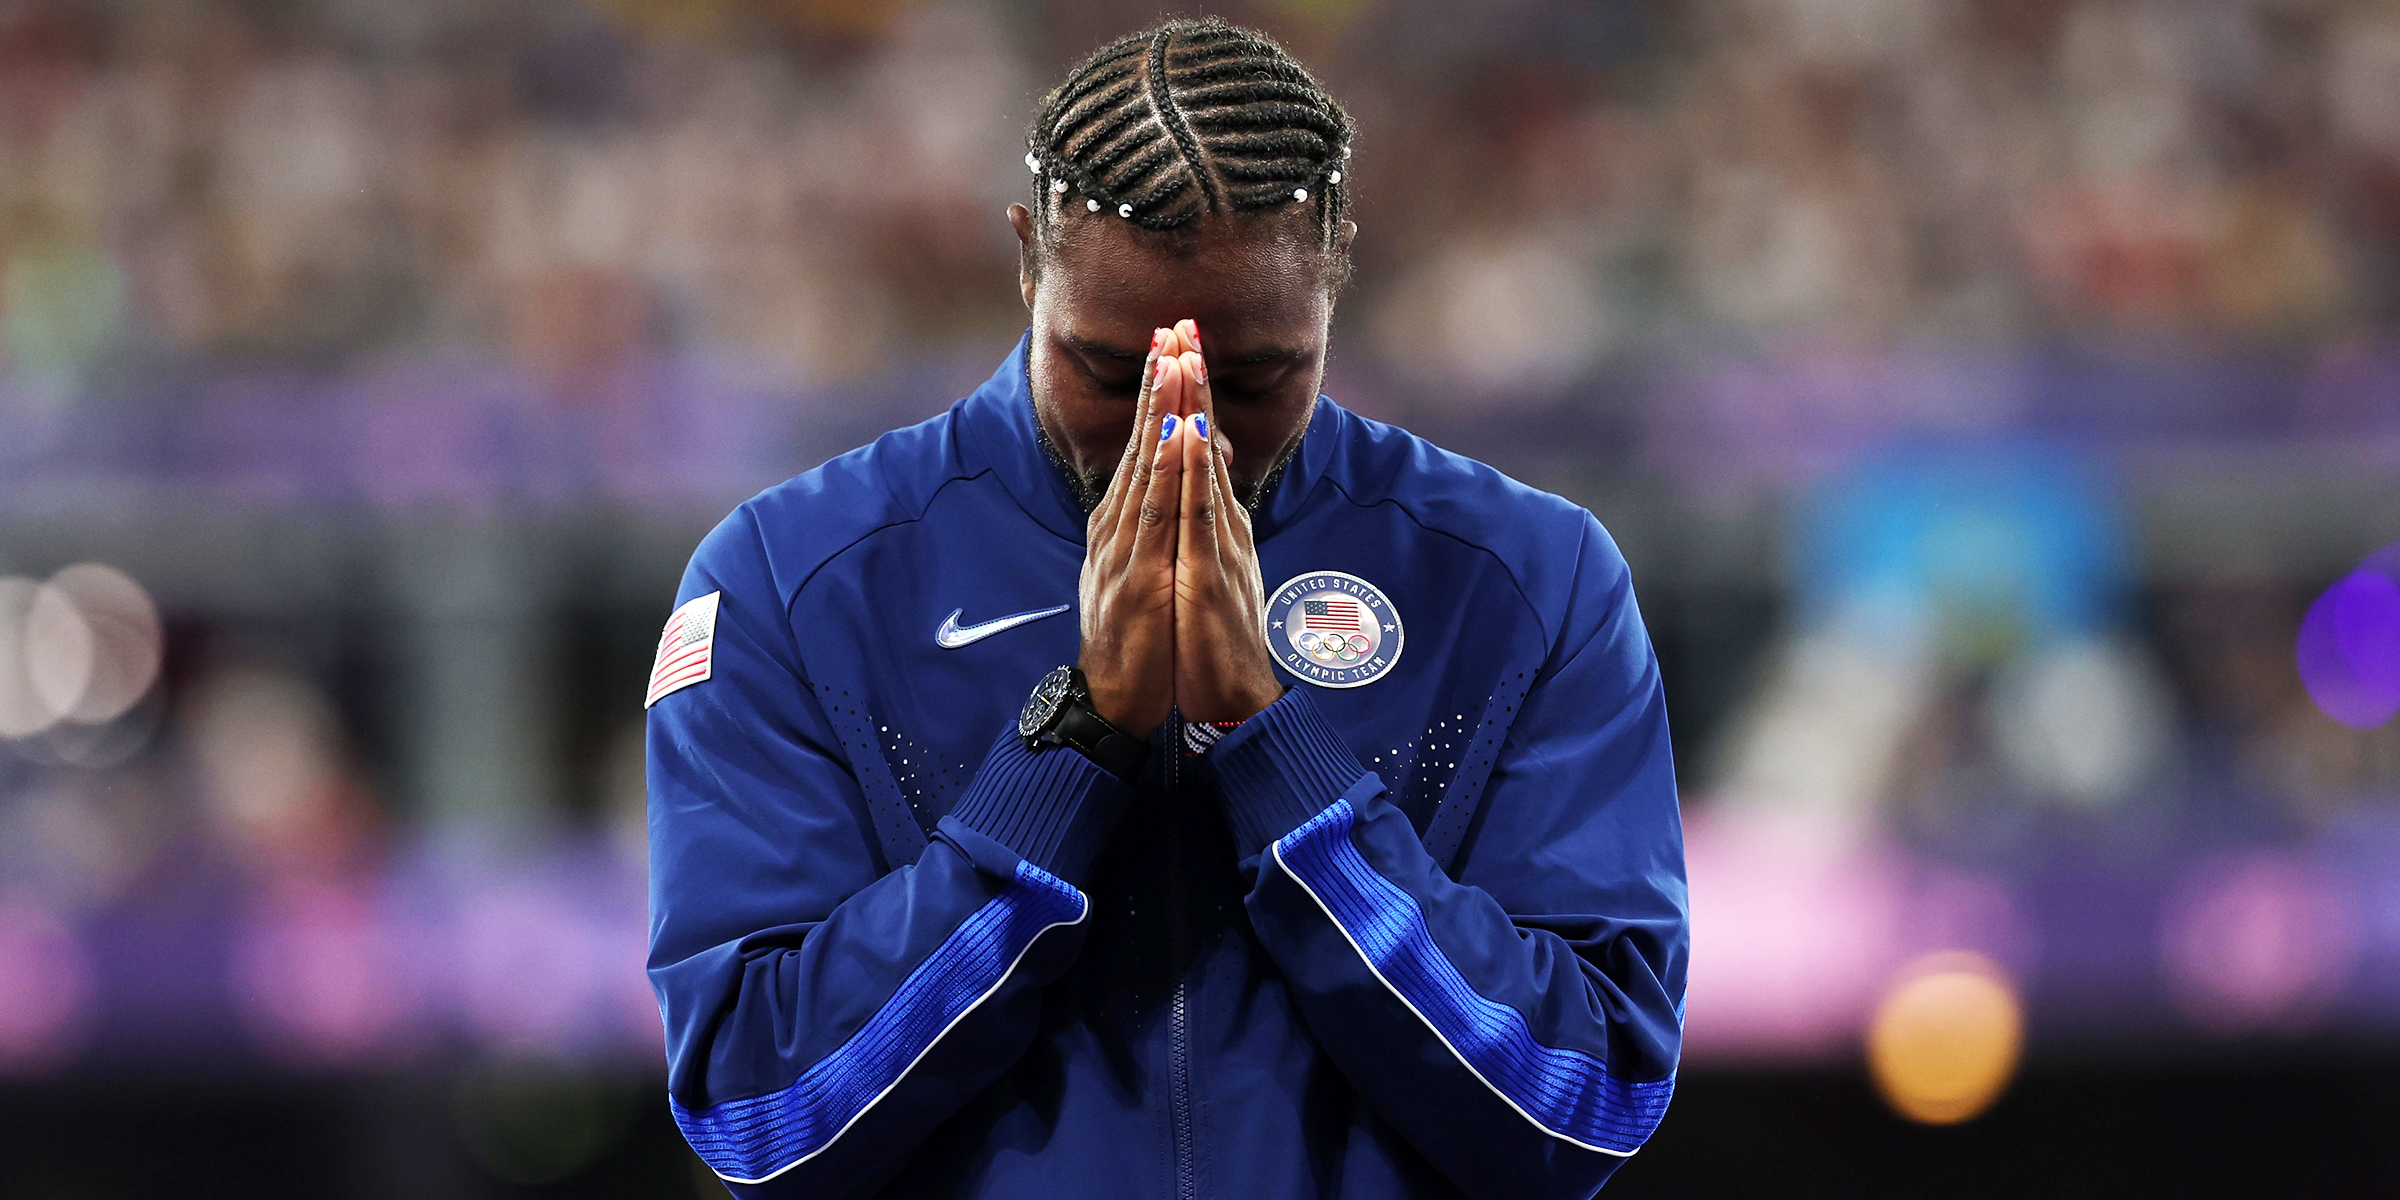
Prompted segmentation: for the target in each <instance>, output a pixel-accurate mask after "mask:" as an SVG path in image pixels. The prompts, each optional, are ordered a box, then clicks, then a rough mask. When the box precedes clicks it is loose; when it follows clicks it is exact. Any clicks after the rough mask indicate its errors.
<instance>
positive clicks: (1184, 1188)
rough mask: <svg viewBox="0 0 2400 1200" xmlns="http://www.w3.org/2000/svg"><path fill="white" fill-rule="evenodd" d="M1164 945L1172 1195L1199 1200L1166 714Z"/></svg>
mask: <svg viewBox="0 0 2400 1200" xmlns="http://www.w3.org/2000/svg"><path fill="white" fill-rule="evenodd" d="M1166 766H1167V770H1166V785H1167V786H1166V792H1167V796H1166V799H1167V942H1168V963H1169V969H1170V970H1172V971H1173V972H1174V974H1175V978H1174V982H1173V990H1172V992H1171V993H1170V999H1169V1000H1168V1005H1167V1095H1168V1100H1167V1103H1168V1111H1169V1117H1170V1120H1171V1122H1172V1124H1173V1127H1174V1135H1175V1195H1176V1197H1177V1200H1199V1195H1200V1180H1199V1173H1198V1170H1197V1167H1196V1165H1195V1164H1194V1162H1193V1152H1194V1145H1193V1142H1194V1135H1193V1130H1192V1060H1191V1029H1190V1009H1191V1004H1190V994H1189V989H1188V988H1187V987H1186V986H1185V979H1186V977H1187V975H1188V971H1189V965H1190V960H1189V957H1188V955H1187V954H1186V950H1187V943H1188V942H1189V941H1190V938H1191V922H1190V914H1189V913H1188V912H1186V911H1185V909H1186V907H1187V897H1186V895H1185V881H1184V869H1185V868H1184V861H1183V807H1182V800H1183V796H1182V790H1183V787H1182V785H1183V714H1182V713H1175V712H1171V713H1169V714H1168V716H1167V764H1166Z"/></svg>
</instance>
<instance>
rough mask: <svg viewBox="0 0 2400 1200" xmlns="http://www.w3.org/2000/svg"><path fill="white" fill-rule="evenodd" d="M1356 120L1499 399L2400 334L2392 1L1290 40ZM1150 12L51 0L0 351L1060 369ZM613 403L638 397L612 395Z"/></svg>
mask: <svg viewBox="0 0 2400 1200" xmlns="http://www.w3.org/2000/svg"><path fill="white" fill-rule="evenodd" d="M1229 15H1232V16H1234V17H1236V18H1241V19H1249V20H1255V21H1260V22H1262V23H1264V24H1266V25H1268V26H1269V27H1270V28H1272V29H1274V30H1277V31H1279V32H1281V33H1282V34H1283V35H1284V36H1286V37H1287V38H1288V39H1289V40H1290V41H1291V42H1292V43H1293V44H1294V46H1295V48H1296V49H1297V50H1298V51H1299V52H1300V53H1301V54H1302V55H1303V56H1304V57H1305V58H1306V59H1307V60H1308V61H1310V62H1311V63H1313V64H1316V65H1317V66H1318V67H1319V69H1320V70H1321V73H1322V74H1323V75H1325V76H1326V77H1327V78H1328V80H1329V82H1330V83H1331V84H1332V86H1333V87H1334V89H1335V91H1336V93H1337V94H1339V95H1341V96H1342V97H1343V98H1344V99H1345V100H1346V102H1347V103H1348V104H1349V105H1350V106H1351V107H1352V109H1353V110H1354V112H1355V113H1356V115H1357V116H1358V118H1359V121H1360V123H1361V126H1362V129H1363V132H1362V135H1361V138H1360V142H1359V159H1358V163H1359V165H1358V168H1357V172H1356V175H1357V179H1358V183H1359V188H1358V194H1359V203H1360V209H1359V213H1360V221H1361V224H1362V225H1363V226H1364V227H1365V230H1366V232H1365V234H1364V235H1363V236H1362V237H1361V239H1360V241H1359V243H1358V253H1359V257H1360V259H1361V262H1362V270H1361V272H1360V274H1359V276H1358V280H1359V282H1358V285H1357V288H1356V291H1355V294H1354V295H1353V296H1352V297H1351V299H1350V307H1351V310H1352V311H1351V312H1350V313H1349V314H1348V316H1347V317H1346V321H1347V325H1346V327H1347V328H1348V329H1349V330H1351V331H1352V332H1353V334H1354V335H1357V336H1354V338H1353V342H1355V343H1356V345H1355V348H1353V347H1352V343H1350V342H1346V343H1345V353H1362V352H1363V354H1364V355H1365V356H1366V357H1367V358H1369V359H1372V360H1375V361H1377V362H1378V363H1380V364H1383V365H1386V366H1388V367H1389V368H1390V369H1391V370H1392V371H1394V372H1396V373H1399V374H1403V375H1406V376H1408V377H1411V378H1413V379H1417V380H1421V381H1431V382H1435V383H1438V384H1439V385H1440V386H1441V387H1442V389H1443V390H1444V393H1445V395H1449V396H1455V397H1458V398H1459V399H1461V400H1463V401H1464V402H1466V403H1470V404H1471V403H1473V402H1475V401H1478V400H1482V399H1489V398H1492V397H1506V396H1509V395H1512V394H1516V393H1521V392H1524V391H1527V390H1529V389H1530V390H1534V391H1542V390H1544V389H1555V388H1556V387H1558V386H1561V385H1565V384H1571V383H1575V382H1579V381H1583V380H1585V379H1587V378H1588V377H1589V375H1590V373H1591V372H1592V371H1593V370H1594V369H1595V368H1596V367H1598V366H1600V365H1601V364H1603V363H1604V362H1605V361H1606V360H1608V359H1609V358H1610V357H1611V356H1613V355H1619V354H1623V353H1626V352H1629V351H1631V352H1640V351H1642V350H1645V349H1648V350H1656V349H1658V348H1659V347H1661V346H1662V345H1663V346H1670V347H1671V346H1675V345H1680V344H1684V343H1687V342H1689V341H1691V340H1693V339H1709V338H1716V337H1720V336H1726V335H1730V336H1736V337H1742V336H1753V335H1756V336H1765V337H1769V338H1785V337H1791V338H1802V339H1831V340H1833V341H1834V342H1836V343H1839V344H1845V345H1865V346H1875V345H1883V344H1889V343H1891V342H1892V341H1893V340H1894V339H1905V338H1908V337H1911V336H1917V335H1926V336H1937V337H1941V338H1945V339H1954V340H1962V341H1965V342H1968V343H1977V344H1987V345H1988V344H2008V343H2012V342H2020V341H2024V340H2028V339H2038V338H2040V337H2043V336H2046V335H2050V334H2055V333H2062V332H2063V333H2073V334H2086V333H2091V332H2095V331H2105V332H2112V333H2118V334H2124V335H2128V336H2134V337H2145V338H2147V337H2158V336H2181V337H2187V338H2189V337H2209V338H2219V339H2222V338H2233V339H2236V340H2251V339H2264V340H2289V339H2300V340H2304V341H2311V342H2327V341H2344V340H2351V339H2356V338H2359V337H2361V336H2363V335H2366V334H2368V333H2370V332H2373V331H2375V330H2378V329H2381V328H2383V327H2385V326H2388V324H2389V322H2390V318H2391V317H2392V315H2393V313H2394V311H2395V305H2400V7H2395V6H2394V5H2393V4H2391V3H2388V2H2378V0H2212V2H2209V3H2168V2H2163V0H2147V2H2145V0H1695V2H1693V3H1685V4H1663V3H1642V4H1616V5H1584V4H1564V3H1554V2H1550V0H1505V2H1501V3H1492V4H1478V5H1471V6H1466V7H1464V8H1460V7H1456V6H1450V5H1442V4H1435V3H1431V2H1429V0H1252V2H1250V3H1247V4H1243V5H1236V6H1234V9H1233V11H1231V12H1230V13H1229ZM1120 16H1122V14H1118V13H1114V12H1111V11H1109V10H1108V6H1104V5H1092V4H1078V3H1069V2H1065V0H1059V2H1055V3H1048V4H999V3H990V4H984V3H973V2H961V0H943V2H937V0H504V2H501V3H465V2H463V0H426V2H423V3H411V4H373V3H367V2H365V0H309V2H306V3H296V4H265V3H243V2H240V0H204V2H194V3H172V4H170V3H139V2H133V0H11V2H10V3H8V4H7V5H5V6H0V274H4V278H5V288H4V292H0V295H4V300H0V353H4V354H5V356H6V364H7V371H8V377H9V378H10V380H11V381H12V385H13V387H14V388H15V389H17V390H18V391H19V392H20V398H19V403H20V404H24V403H28V402H29V401H27V400H26V399H24V398H23V396H22V393H23V392H24V391H26V390H28V389H31V390H34V391H36V392H39V393H41V394H44V395H47V396H48V397H50V399H51V400H52V402H54V403H62V404H63V403H76V402H79V401H80V402H91V403H101V402H103V397H104V394H105V393H106V392H108V391H109V390H111V386H112V383H113V385H114V386H115V387H117V388H120V389H121V388H122V387H123V386H124V382H123V381H124V378H125V376H126V375H127V374H129V373H130V374H135V375H138V374H141V373H143V372H153V371H159V370H162V369H163V370H170V371H171V370H188V369H190V368H191V367H192V366H193V365H195V364H207V365H233V366H239V365H242V364H252V365H255V364H258V363H261V362H270V363H277V364H286V365H292V364H296V365H298V366H301V367H303V368H305V369H309V370H315V371H323V370H339V369H343V368H345V367H348V368H351V369H356V366H357V364H359V363H360V362H361V361H362V360H369V359H376V358H379V357H389V356H393V355H423V354H466V355H470V356H497V357H499V358H501V359H503V360H505V361H506V362H508V363H511V364H514V365H517V366H519V367H521V368H523V369H524V370H527V371H530V372H535V373H538V374H540V375H541V376H543V377H544V378H545V379H546V380H547V381H548V382H549V383H550V384H551V385H552V386H554V387H557V388H560V389H563V390H564V392H565V394H567V395H568V396H569V397H570V398H572V396H573V395H574V394H576V391H577V388H578V384H577V382H576V378H575V377H577V376H579V375H581V376H586V377H589V376H590V375H591V374H592V373H593V372H594V371H595V370H596V369H597V368H599V367H602V366H605V365H606V364H608V363H611V362H613V361H616V360H620V359H623V358H626V357H629V356H637V357H638V356H655V355H660V354H681V353H698V354H711V355H726V356H732V357H735V358H738V359H740V360H743V361H745V362H750V363H755V364H758V365H759V366H760V367H761V369H766V370H771V371H776V372H781V373H783V374H784V375H785V376H787V377H788V378H790V379H792V380H794V381H800V382H805V381H820V380H841V379H848V378H855V377H858V376H861V375H865V374H872V373H874V372H876V371H878V370H882V369H886V368H888V367H889V366H891V364H893V363H894V362H895V361H905V360H906V359H908V358H909V357H910V356H913V355H922V354H925V353H927V352H929V349H933V348H939V347H943V346H946V345H952V344H956V343H962V342H963V343H965V344H967V345H971V346H972V347H973V348H974V350H975V351H976V353H978V354H980V356H981V357H983V358H987V359H989V358H996V357H997V356H998V353H999V349H1000V348H1001V347H1002V346H1003V345H1004V344H1005V342H1006V340H1007V338H1008V336H1009V335H1010V334H1011V333H1013V332H1014V331H1015V330H1016V329H1017V328H1019V327H1020V323H1021V319H1022V317H1021V311H1020V310H1019V309H1018V306H1017V301H1016V298H1015V293H1014V290H1013V288H1012V287H1011V286H1010V285H1011V283H1012V281H1013V267H1014V255H1015V246H1014V243H1013V239H1012V238H1011V237H1010V235H1009V234H1008V232H1007V230H1006V228H1005V226H1004V225H1003V223H1002V222H1001V220H1000V216H999V209H1000V207H1001V205H1003V204H1004V203H1006V202H1007V201H1009V200H1012V199H1016V198H1017V193H1018V192H1019V191H1020V190H1021V188H1022V180H1021V176H1020V174H1019V173H1018V172H1017V169H1016V163H1017V158H1018V154H1019V152H1020V150H1021V145H1020V143H1021V140H1022V129H1023V124H1024V121H1025V120H1026V118H1027V116H1028V115H1029V113H1030V112H1031V109H1032V106H1033V104H1034V103H1035V102H1036V100H1037V99H1038V92H1039V89H1040V88H1042V87H1043V86H1046V84H1047V82H1048V81H1049V80H1050V79H1051V78H1052V77H1053V76H1054V75H1055V74H1056V73H1057V72H1058V70H1059V69H1060V68H1061V67H1062V65H1063V64H1064V63H1065V62H1067V61H1071V59H1072V57H1073V56H1074V55H1076V54H1078V53H1080V52H1081V50H1082V49H1084V48H1087V47H1088V46H1089V45H1091V44H1093V43H1095V42H1096V41H1098V40H1100V39H1101V38H1103V37H1105V36H1107V35H1108V34H1110V33H1112V32H1115V31H1116V26H1115V24H1114V22H1115V21H1116V19H1117V18H1119V17H1120ZM583 386H586V387H592V386H599V385H596V384H592V383H590V381H589V379H588V378H587V379H586V380H585V383H584V385H583Z"/></svg>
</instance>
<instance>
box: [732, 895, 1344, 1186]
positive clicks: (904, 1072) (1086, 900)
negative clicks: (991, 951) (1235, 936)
mask: <svg viewBox="0 0 2400 1200" xmlns="http://www.w3.org/2000/svg"><path fill="white" fill-rule="evenodd" d="M1060 882H1062V883H1063V882H1065V881H1064V880H1061V881H1060ZM1067 886H1069V887H1071V888H1074V885H1073V884H1068V885H1067ZM1303 886H1305V885H1303ZM1074 890H1075V896H1076V898H1077V899H1079V900H1081V901H1083V910H1082V911H1081V912H1078V913H1076V914H1075V919H1074V920H1072V921H1052V922H1050V923H1049V924H1047V925H1044V926H1042V927H1041V928H1040V929H1036V930H1034V931H1033V936H1032V937H1029V938H1027V939H1025V948H1024V949H1022V950H1019V951H1017V956H1016V957H1015V958H1012V959H1010V960H1009V962H1008V969H1007V970H1005V971H1002V972H1000V978H999V979H997V980H995V981H993V983H992V986H991V987H989V988H987V989H985V990H984V993H983V994H982V995H980V996H977V997H975V1002H974V1003H972V1004H969V1005H968V1006H966V1007H965V1008H962V1009H960V1010H958V1015H957V1016H955V1017H952V1018H950V1023H949V1024H947V1025H944V1026H942V1031H941V1032H940V1033H937V1034H934V1035H933V1040H932V1041H929V1042H927V1043H925V1048H924V1049H922V1050H919V1051H917V1056H916V1057H915V1058H912V1059H910V1060H908V1065H907V1066H905V1067H902V1068H900V1073H899V1074H897V1075H894V1076H892V1081H891V1082H890V1083H889V1084H886V1085H884V1089H883V1090H882V1091H880V1092H877V1093H875V1096H874V1098H873V1099H871V1100H869V1101H867V1102H866V1103H865V1104H863V1105H860V1106H859V1110H858V1111H857V1112H856V1113H853V1114H852V1115H851V1117H850V1119H849V1120H847V1121H844V1122H842V1127H841V1128H840V1129H836V1130H834V1131H833V1136H832V1137H829V1138H826V1139H825V1144H824V1145H822V1146H819V1147H817V1148H816V1149H814V1150H811V1151H809V1152H808V1153H806V1154H803V1155H801V1156H800V1157H798V1158H795V1159H793V1160H792V1161H790V1162H788V1163H785V1164H784V1165H782V1166H780V1167H777V1168H775V1169H774V1170H772V1171H769V1172H767V1173H766V1174H764V1175H761V1176H759V1177H758V1178H756V1179H741V1178H737V1177H735V1176H732V1175H728V1174H726V1173H724V1172H723V1171H719V1170H717V1169H716V1168H715V1167H710V1168H709V1170H710V1172H712V1173H714V1174H715V1175H716V1177H717V1178H719V1179H722V1180H724V1181H725V1182H727V1183H765V1182H767V1181H768V1180H770V1179H773V1178H775V1177H776V1176H778V1175H781V1174H783V1173H784V1172H786V1171H789V1170H791V1169H792V1168H793V1167H796V1166H799V1165H800V1164H801V1163H804V1162H807V1161H808V1160H810V1159H812V1158H815V1157H816V1156H818V1155H820V1154H823V1153H825V1152H826V1151H827V1150H831V1149H833V1144H834V1143H835V1142H838V1141H840V1140H842V1135H843V1134H845V1133H848V1132H850V1127H851V1126H853V1125H856V1124H858V1119H859V1118H860V1117H863V1116H866V1115H867V1113H868V1112H869V1111H870V1110H872V1109H873V1108H874V1107H875V1106H876V1105H877V1104H880V1103H882V1102H883V1098H884V1097H885V1096H889V1095H891V1094H892V1089H893V1088H896V1087H899V1086H900V1081H901V1080H903V1079H906V1078H908V1073H909V1072H910V1071H914V1070H916V1069H917V1064H918V1063H921V1062H923V1061H925V1056H926V1055H928V1054H931V1053H933V1048H934V1047H935V1046H938V1045H941V1044H942V1039H943V1038H945V1037H948V1036H949V1035H950V1031H951V1030H953V1029H956V1028H958V1023H959V1022H960V1021H964V1020H966V1019H967V1014H969V1013H971V1012H974V1011H975V1010H976V1009H978V1008H981V1007H982V1006H983V1002H984V1001H986V1000H989V999H991V998H992V993H993V992H997V991H999V990H1000V987H1001V985H1002V984H1005V983H1007V982H1008V977H1009V976H1011V975H1014V974H1016V973H1017V964H1018V963H1021V962H1024V961H1025V956H1026V955H1028V954H1031V953H1032V952H1033V944H1034V943H1035V942H1038V941H1040V940H1042V935H1043V934H1045V933H1048V932H1050V931H1051V930H1053V929H1056V928H1058V927H1059V926H1061V925H1081V924H1083V919H1084V918H1085V917H1088V916H1090V915H1092V898H1091V897H1090V896H1086V895H1084V894H1083V889H1082V888H1074Z"/></svg>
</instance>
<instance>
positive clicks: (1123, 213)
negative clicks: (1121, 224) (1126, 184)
mask: <svg viewBox="0 0 2400 1200" xmlns="http://www.w3.org/2000/svg"><path fill="white" fill-rule="evenodd" d="M1117 215H1118V216H1120V217H1131V216H1132V215H1133V206H1132V205H1130V204H1120V205H1118V206H1117Z"/></svg>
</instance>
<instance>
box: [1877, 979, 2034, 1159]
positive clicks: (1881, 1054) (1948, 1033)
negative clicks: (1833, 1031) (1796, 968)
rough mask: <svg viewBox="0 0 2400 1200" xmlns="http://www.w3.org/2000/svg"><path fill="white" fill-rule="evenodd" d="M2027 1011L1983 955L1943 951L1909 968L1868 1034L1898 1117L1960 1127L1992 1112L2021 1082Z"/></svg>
mask: <svg viewBox="0 0 2400 1200" xmlns="http://www.w3.org/2000/svg"><path fill="white" fill-rule="evenodd" d="M2024 1042H2025V1012H2024V1006H2023V1005H2022V1004H2021V1003H2020V1002H2019V1001H2018V999H2017V992H2016V988H2015V986H2014V985H2012V984H2011V983H2010V981H2009V977H2008V973H2007V972H2006V971H2004V970H2002V969H2001V968H2000V966H1999V964H1997V963H1994V962H1993V961H1992V960H1991V959H1988V958H1985V957H1984V956H1982V955H1980V954H1974V953H1970V952H1966V951H1941V952H1937V953H1934V954H1928V955H1925V956H1924V957H1921V958H1918V959H1915V960H1912V961H1911V962H1909V963H1908V965H1906V966H1904V967H1902V968H1901V970H1900V972H1899V975H1898V976H1897V977H1896V978H1895V979H1894V981H1893V983H1892V988H1891V990H1890V991H1889V992H1887V993H1886V994H1885V995H1884V998H1883V1003H1882V1004H1881V1005H1879V1006H1878V1007H1877V1008H1876V1011H1875V1020H1874V1023H1873V1024H1872V1025H1870V1026H1869V1027H1868V1030H1867V1067H1868V1069H1869V1071H1870V1072H1871V1073H1872V1074H1873V1076H1874V1078H1875V1086H1876V1088H1877V1090H1879V1091H1880V1092H1882V1093H1883V1098H1884V1101H1885V1102H1886V1103H1888V1104H1890V1105H1891V1106H1892V1109H1893V1111H1895V1112H1897V1113H1899V1114H1900V1115H1901V1116H1903V1117H1906V1118H1908V1119H1909V1120H1911V1121H1919V1122H1922V1123H1924V1124H1927V1125H1954V1124H1957V1123H1958V1122H1961V1121H1966V1120H1971V1119H1973V1118H1974V1117H1976V1116H1978V1115H1980V1114H1981V1113H1982V1112H1983V1111H1984V1110H1985V1109H1987V1108H1990V1107H1991V1105H1992V1102H1993V1101H1995V1100H1997V1099H1999V1098H2000V1094H2001V1093H2002V1092H2003V1091H2005V1090H2007V1088H2008V1082H2009V1080H2010V1079H2011V1078H2012V1077H2014V1076H2015V1074H2016V1070H2017V1059H2018V1057H2019V1055H2020V1053H2021V1052H2022V1050H2023V1047H2024Z"/></svg>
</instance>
